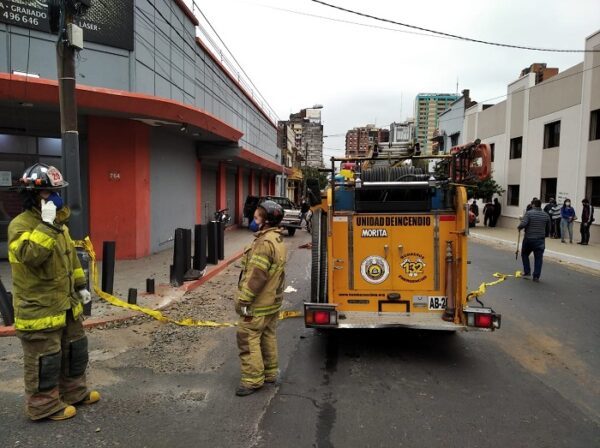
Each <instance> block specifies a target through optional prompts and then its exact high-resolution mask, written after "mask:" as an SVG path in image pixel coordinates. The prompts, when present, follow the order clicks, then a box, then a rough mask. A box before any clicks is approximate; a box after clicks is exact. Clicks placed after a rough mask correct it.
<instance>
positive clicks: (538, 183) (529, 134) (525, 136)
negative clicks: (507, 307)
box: [463, 31, 600, 243]
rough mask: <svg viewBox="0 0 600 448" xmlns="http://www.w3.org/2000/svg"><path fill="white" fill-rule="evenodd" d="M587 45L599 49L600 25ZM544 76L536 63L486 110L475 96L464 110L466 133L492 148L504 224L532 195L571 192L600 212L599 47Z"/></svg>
mask: <svg viewBox="0 0 600 448" xmlns="http://www.w3.org/2000/svg"><path fill="white" fill-rule="evenodd" d="M585 48H586V49H587V50H596V51H598V50H600V31H598V32H596V33H595V34H593V35H591V36H589V37H588V38H587V39H586V42H585ZM538 79H539V77H538V74H537V72H535V71H529V72H528V73H526V74H524V75H523V76H522V77H520V78H519V79H517V80H516V81H514V82H512V83H510V84H509V85H508V87H507V99H506V100H505V101H502V102H501V103H498V104H496V105H494V106H492V107H489V108H487V109H485V110H484V108H483V105H481V104H476V105H475V106H472V107H471V108H470V109H468V110H467V111H466V114H465V120H464V124H463V135H464V136H465V139H466V140H467V141H469V140H473V139H475V138H480V139H481V140H482V141H483V142H486V143H489V144H490V145H491V146H492V148H493V153H494V160H493V172H494V174H493V175H494V179H495V180H496V181H497V182H498V183H499V184H501V185H502V186H503V188H505V189H506V194H505V195H504V196H503V197H502V198H501V200H502V203H503V208H502V212H503V217H502V220H503V221H504V222H503V224H504V225H509V226H512V225H515V226H516V223H517V220H518V217H519V216H520V215H522V213H523V209H524V208H525V207H526V206H527V204H528V203H529V202H530V201H531V199H532V198H533V197H538V198H541V199H542V201H543V202H547V201H548V200H549V199H550V197H554V198H556V199H557V200H558V202H559V203H562V202H563V201H564V200H565V199H567V198H569V199H571V201H572V203H573V205H574V206H575V208H576V211H577V215H578V216H581V200H582V199H583V198H588V199H590V201H591V203H592V205H593V206H594V207H595V208H596V210H597V213H600V58H599V57H598V53H591V52H588V53H585V57H584V60H583V62H581V63H579V64H577V65H575V66H573V67H571V68H569V69H567V70H565V71H564V72H562V73H558V74H555V75H554V76H552V77H550V78H549V79H546V80H543V81H541V82H538V83H537V84H536V81H537V80H538ZM597 216H599V215H597ZM597 221H598V220H597ZM596 229H597V222H596V223H595V224H594V228H593V229H592V232H591V235H592V238H591V242H592V243H598V242H600V232H598V231H597V230H596ZM576 230H577V228H576ZM577 231H578V230H577Z"/></svg>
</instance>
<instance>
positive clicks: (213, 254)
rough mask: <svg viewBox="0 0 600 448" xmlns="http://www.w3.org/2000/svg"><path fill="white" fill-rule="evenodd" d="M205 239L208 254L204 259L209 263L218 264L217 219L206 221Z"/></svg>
mask: <svg viewBox="0 0 600 448" xmlns="http://www.w3.org/2000/svg"><path fill="white" fill-rule="evenodd" d="M207 239H208V241H207V243H208V244H207V247H208V256H207V259H206V261H207V262H208V263H210V264H219V249H218V248H219V228H218V223H217V221H210V222H209V223H208V235H207Z"/></svg>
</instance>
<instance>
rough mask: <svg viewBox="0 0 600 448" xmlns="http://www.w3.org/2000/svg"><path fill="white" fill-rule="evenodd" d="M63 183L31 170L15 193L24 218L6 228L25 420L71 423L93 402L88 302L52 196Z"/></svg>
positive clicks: (63, 215) (65, 215) (64, 212)
mask: <svg viewBox="0 0 600 448" xmlns="http://www.w3.org/2000/svg"><path fill="white" fill-rule="evenodd" d="M67 185H68V183H67V182H66V181H65V180H64V179H63V177H62V174H61V173H60V171H59V170H57V169H56V168H55V167H53V166H48V165H45V164H42V163H37V164H35V165H33V166H31V167H29V168H28V169H27V170H25V173H23V176H22V178H21V179H20V180H19V186H18V187H17V188H18V189H19V190H20V191H21V195H22V197H23V206H24V209H25V211H24V212H23V213H21V214H20V215H18V216H16V217H15V218H14V219H13V220H12V221H11V222H10V224H9V226H8V258H9V262H10V266H11V269H12V279H13V303H14V308H15V330H16V332H17V337H18V338H19V339H20V340H21V345H22V348H23V364H24V371H25V375H24V378H25V395H26V406H25V409H26V413H27V416H28V417H29V418H30V419H31V420H40V419H44V418H49V419H51V420H65V419H68V418H71V417H74V416H75V414H76V413H77V410H76V408H75V406H74V405H76V404H92V403H95V402H97V401H98V400H99V399H100V394H99V393H98V392H97V391H95V390H92V391H90V390H88V388H87V386H86V377H85V371H86V368H87V364H88V348H87V347H88V345H87V337H86V335H85V332H84V329H83V324H82V318H83V316H82V313H83V304H84V303H88V302H89V301H90V300H91V294H90V292H89V291H88V290H87V289H86V279H85V274H84V272H83V269H82V268H81V264H80V263H79V259H78V257H77V253H76V250H75V246H74V244H73V240H72V239H71V237H70V235H69V230H68V228H67V226H66V223H67V221H68V219H69V215H70V211H69V208H68V207H66V206H65V205H64V204H63V201H62V198H61V196H60V194H59V192H60V190H61V189H62V188H65V187H66V186H67Z"/></svg>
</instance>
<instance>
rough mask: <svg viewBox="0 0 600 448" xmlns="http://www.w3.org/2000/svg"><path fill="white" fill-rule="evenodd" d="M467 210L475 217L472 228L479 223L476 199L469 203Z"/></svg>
mask: <svg viewBox="0 0 600 448" xmlns="http://www.w3.org/2000/svg"><path fill="white" fill-rule="evenodd" d="M469 210H470V211H472V212H473V215H475V218H474V219H473V226H472V227H475V224H477V223H478V222H479V206H478V205H477V199H475V198H473V202H471V205H470V207H469Z"/></svg>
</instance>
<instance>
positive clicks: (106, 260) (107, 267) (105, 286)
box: [102, 241, 116, 294]
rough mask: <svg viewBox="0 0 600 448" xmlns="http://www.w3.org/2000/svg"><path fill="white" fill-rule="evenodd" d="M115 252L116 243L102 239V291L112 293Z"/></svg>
mask: <svg viewBox="0 0 600 448" xmlns="http://www.w3.org/2000/svg"><path fill="white" fill-rule="evenodd" d="M115 253H116V243H115V242H114V241H104V242H103V243H102V291H104V292H106V293H108V294H112V293H113V287H114V284H115Z"/></svg>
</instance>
